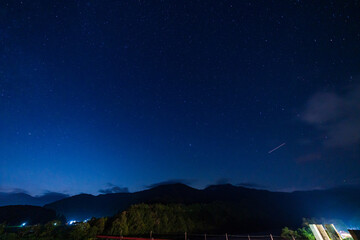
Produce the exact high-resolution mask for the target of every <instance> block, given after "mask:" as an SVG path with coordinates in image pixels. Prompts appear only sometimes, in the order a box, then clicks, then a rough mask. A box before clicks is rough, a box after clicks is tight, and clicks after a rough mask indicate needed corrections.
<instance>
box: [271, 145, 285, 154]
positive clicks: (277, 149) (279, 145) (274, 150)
mask: <svg viewBox="0 0 360 240" xmlns="http://www.w3.org/2000/svg"><path fill="white" fill-rule="evenodd" d="M285 144H286V143H282V144H280V145H279V146H277V147H276V148H274V149H273V150H270V151H269V152H268V153H272V152H273V151H275V150H278V149H279V148H281V147H282V146H284V145H285Z"/></svg>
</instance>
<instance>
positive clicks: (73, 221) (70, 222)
mask: <svg viewBox="0 0 360 240" xmlns="http://www.w3.org/2000/svg"><path fill="white" fill-rule="evenodd" d="M74 223H76V220H70V221H69V222H68V224H69V225H73V224H74Z"/></svg>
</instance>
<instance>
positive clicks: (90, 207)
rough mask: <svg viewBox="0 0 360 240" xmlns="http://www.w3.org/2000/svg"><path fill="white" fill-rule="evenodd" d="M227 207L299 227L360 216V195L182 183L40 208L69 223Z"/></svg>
mask: <svg viewBox="0 0 360 240" xmlns="http://www.w3.org/2000/svg"><path fill="white" fill-rule="evenodd" d="M214 202H216V203H219V204H226V205H227V206H229V207H231V208H232V209H233V210H234V212H236V213H238V215H239V217H243V218H246V219H251V222H255V223H257V222H258V223H259V224H266V223H269V222H271V224H272V225H273V226H274V227H283V226H289V227H291V226H300V225H301V223H302V218H336V219H344V220H346V219H353V218H354V217H355V216H359V213H360V190H359V189H358V188H346V187H344V188H341V187H340V188H336V189H328V190H314V191H298V192H292V193H288V192H271V191H267V190H257V189H250V188H245V187H239V186H233V185H231V184H223V185H212V186H209V187H207V188H205V189H202V190H198V189H195V188H192V187H189V186H187V185H184V184H180V183H178V184H169V185H161V186H157V187H154V188H151V189H147V190H144V191H139V192H134V193H112V194H102V195H98V196H93V195H90V194H80V195H76V196H72V197H69V198H64V199H62V200H59V201H55V202H53V203H50V204H47V205H45V207H46V208H49V209H53V210H55V211H56V212H57V213H58V214H63V215H64V216H65V217H66V218H67V219H68V220H69V219H75V220H83V219H86V218H91V217H103V216H112V215H114V214H116V213H117V212H119V211H123V210H126V209H127V208H128V207H129V206H131V205H133V204H138V203H149V204H151V203H164V204H167V203H181V204H195V203H200V204H207V203H214Z"/></svg>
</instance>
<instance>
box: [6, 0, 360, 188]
mask: <svg viewBox="0 0 360 240" xmlns="http://www.w3.org/2000/svg"><path fill="white" fill-rule="evenodd" d="M283 143H285V144H283ZM280 145H281V147H279V148H278V149H276V150H274V151H272V152H271V150H273V149H275V148H276V147H278V146H280ZM269 152H270V153H269ZM359 170H360V3H359V1H344V0H339V1H310V0H309V1H301V0H298V1H290V0H289V1H280V0H279V1H269V0H262V1H260V0H259V1H245V0H244V1H243V0H241V1H218V0H214V1H209V0H204V1H174V0H171V1H170V0H169V1H143V0H137V1H135V0H133V1H120V0H119V1H100V0H99V1H73V0H71V1H70V0H69V1H45V0H44V1H38V0H29V1H0V191H27V192H29V193H30V194H33V195H36V194H42V193H44V192H47V191H56V192H61V193H67V194H78V193H81V192H86V193H92V194H99V193H105V192H119V191H126V190H129V191H138V190H142V189H146V188H148V187H150V186H153V185H154V184H156V183H159V182H170V183H171V182H178V181H180V182H183V183H186V184H189V185H191V186H194V187H197V188H203V187H205V186H207V185H209V184H216V183H232V184H234V185H242V186H249V187H256V188H264V189H269V190H276V191H294V190H305V189H319V188H330V187H335V186H341V185H353V184H360V175H359Z"/></svg>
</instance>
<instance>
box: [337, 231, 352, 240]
mask: <svg viewBox="0 0 360 240" xmlns="http://www.w3.org/2000/svg"><path fill="white" fill-rule="evenodd" d="M339 233H340V236H341V238H342V239H345V238H352V237H351V235H350V233H348V232H345V231H340V232H339Z"/></svg>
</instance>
